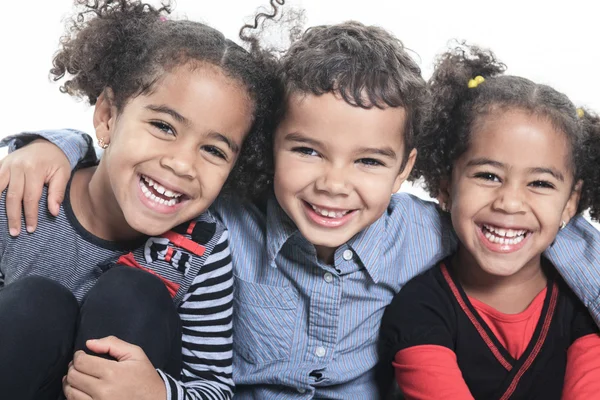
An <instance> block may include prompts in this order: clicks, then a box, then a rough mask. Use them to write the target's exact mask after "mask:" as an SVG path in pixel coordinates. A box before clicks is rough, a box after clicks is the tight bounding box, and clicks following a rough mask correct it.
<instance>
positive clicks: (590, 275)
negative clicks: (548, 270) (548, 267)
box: [544, 215, 600, 325]
mask: <svg viewBox="0 0 600 400" xmlns="http://www.w3.org/2000/svg"><path fill="white" fill-rule="evenodd" d="M544 255H545V256H546V257H547V258H548V259H549V260H550V261H551V262H552V264H554V266H555V267H556V269H557V270H558V272H559V273H560V274H561V275H562V277H563V279H564V280H565V281H566V282H567V284H568V285H569V286H570V287H571V289H572V290H573V292H575V294H576V295H577V297H579V299H580V300H581V301H582V302H583V304H585V306H586V307H587V308H588V310H589V312H590V314H591V315H592V318H593V319H594V321H596V324H597V325H600V297H599V294H600V231H598V230H597V229H596V228H594V227H593V226H592V225H591V224H590V223H589V222H588V221H586V219H585V218H584V217H583V216H581V215H578V216H576V217H574V218H573V219H572V220H571V222H570V223H569V224H568V225H567V226H566V227H565V229H563V230H561V231H560V232H559V233H558V236H557V237H556V240H555V241H554V243H553V244H552V245H551V246H550V247H549V248H548V250H546V252H545V253H544Z"/></svg>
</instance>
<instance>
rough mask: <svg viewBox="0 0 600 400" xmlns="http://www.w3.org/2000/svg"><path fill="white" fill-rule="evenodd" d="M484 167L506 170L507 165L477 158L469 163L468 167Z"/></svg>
mask: <svg viewBox="0 0 600 400" xmlns="http://www.w3.org/2000/svg"><path fill="white" fill-rule="evenodd" d="M483 165H491V166H492V167H496V168H504V167H505V165H504V164H502V163H501V162H500V161H494V160H491V159H489V158H475V159H473V160H470V161H469V162H468V163H467V167H481V166H483Z"/></svg>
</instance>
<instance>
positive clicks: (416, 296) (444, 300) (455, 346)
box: [380, 258, 598, 400]
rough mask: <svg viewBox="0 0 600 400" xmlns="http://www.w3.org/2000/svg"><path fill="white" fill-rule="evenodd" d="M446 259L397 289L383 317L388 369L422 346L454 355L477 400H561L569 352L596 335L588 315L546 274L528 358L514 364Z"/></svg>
mask: <svg viewBox="0 0 600 400" xmlns="http://www.w3.org/2000/svg"><path fill="white" fill-rule="evenodd" d="M449 260H450V258H448V259H446V260H445V261H444V262H442V263H441V264H440V265H438V266H436V267H434V268H432V269H430V270H429V271H427V272H425V273H424V274H422V275H419V276H417V277H415V278H414V279H413V280H411V281H410V282H409V283H408V284H406V286H404V287H403V288H402V290H401V291H400V293H398V294H397V295H396V296H395V298H394V300H393V301H392V303H391V304H390V305H389V306H388V308H387V309H386V311H385V314H384V316H383V321H382V326H381V340H380V352H381V353H380V354H381V359H382V362H384V363H387V364H388V365H391V362H392V360H393V359H394V356H395V355H396V353H397V352H398V351H400V350H402V349H405V348H408V347H413V346H419V345H439V346H444V347H447V348H449V349H450V350H452V351H454V353H455V354H456V356H457V361H458V366H459V368H460V370H461V372H462V374H463V377H464V379H465V382H466V384H467V386H468V387H469V390H470V391H471V394H472V395H473V396H474V397H475V398H476V399H486V400H487V399H500V398H502V397H503V396H504V395H505V394H507V393H509V394H510V398H511V399H527V400H532V399H544V400H550V399H557V400H558V399H560V398H561V393H562V387H563V383H564V376H565V369H566V363H567V349H568V348H569V346H570V345H571V344H572V343H573V342H574V341H575V340H577V339H578V338H580V337H582V336H585V335H588V334H590V333H595V332H598V327H597V326H596V325H595V324H594V321H593V319H592V318H591V316H590V314H589V312H588V310H587V309H586V308H585V306H584V305H583V304H582V303H581V301H579V299H578V298H577V297H576V296H575V294H574V293H573V292H572V291H571V290H570V289H569V288H568V287H567V285H566V284H565V282H564V281H563V280H562V279H561V278H560V277H559V276H558V274H557V273H556V272H555V270H554V268H552V267H550V268H548V276H549V279H548V290H547V293H546V298H545V300H544V305H543V308H542V314H541V316H540V319H539V321H538V324H537V327H536V329H535V332H534V334H533V336H532V338H531V341H530V343H529V345H528V346H527V348H526V350H525V352H524V353H523V355H522V356H521V357H519V359H515V358H513V357H512V356H511V355H510V353H509V352H508V351H507V350H506V349H505V348H504V347H503V345H502V344H501V343H500V342H499V340H498V339H497V338H496V337H495V336H494V334H493V332H492V331H491V330H490V328H489V327H488V326H487V324H486V323H485V322H484V320H483V319H482V318H481V317H480V316H479V314H478V313H477V311H476V310H475V308H474V307H473V305H472V304H471V302H470V301H469V299H468V297H467V295H466V293H465V292H464V290H463V289H462V287H461V286H460V283H459V282H458V280H457V279H456V276H455V275H454V273H453V268H452V266H451V264H450V262H449Z"/></svg>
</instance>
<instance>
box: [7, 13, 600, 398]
mask: <svg viewBox="0 0 600 400" xmlns="http://www.w3.org/2000/svg"><path fill="white" fill-rule="evenodd" d="M246 39H250V41H252V39H253V38H252V37H250V38H246ZM279 68H280V72H281V77H282V80H283V82H282V83H283V85H284V94H285V97H284V99H283V100H282V101H281V103H280V105H281V106H282V107H280V109H279V110H277V114H276V118H275V119H274V120H273V123H274V126H275V129H274V130H273V131H272V132H269V134H270V135H272V136H270V137H269V138H270V140H267V141H266V142H265V144H266V147H265V148H263V149H257V151H258V152H259V153H260V154H261V155H263V156H264V158H263V159H262V160H260V161H261V162H262V165H261V168H262V169H260V170H259V169H258V168H255V169H254V170H250V171H246V172H247V173H246V174H245V175H243V179H244V182H245V183H246V184H248V185H253V186H254V190H253V192H254V195H255V197H254V200H253V201H246V200H244V199H243V198H241V197H240V196H219V197H218V198H217V199H216V201H215V203H213V205H212V207H211V212H213V213H214V214H216V215H218V217H219V218H220V219H221V220H222V221H223V222H224V224H225V225H226V226H227V228H228V229H229V232H230V235H231V251H232V261H233V268H234V275H235V291H234V300H233V301H234V307H235V308H234V310H235V311H234V315H235V317H234V319H233V329H234V332H235V340H234V342H233V355H234V356H233V378H234V382H235V383H236V398H239V399H272V398H285V399H312V398H328V399H360V400H362V399H373V398H378V397H379V395H380V389H381V390H383V391H385V385H381V384H382V383H384V384H385V383H387V382H385V381H386V379H380V378H381V377H383V378H386V377H385V376H383V375H380V374H379V373H378V371H377V368H376V366H377V364H378V361H379V359H378V354H377V338H378V333H379V327H380V321H381V317H382V315H383V311H384V309H385V307H386V306H387V305H388V304H389V303H390V301H391V300H392V298H393V296H394V295H395V294H396V293H398V291H400V289H401V288H402V286H403V285H404V284H405V283H406V282H408V281H409V280H410V279H411V278H412V277H414V276H415V275H417V274H419V273H421V272H423V271H424V270H425V269H426V268H428V267H430V266H431V265H433V264H434V263H435V262H437V261H438V260H439V259H441V258H443V257H444V256H445V255H447V254H449V253H450V252H451V250H452V248H453V244H454V243H455V242H454V239H453V236H452V231H451V229H450V224H447V223H445V221H444V219H442V218H440V212H439V210H438V209H437V208H436V206H435V204H434V203H432V202H426V201H422V200H420V199H417V198H415V197H412V196H410V195H408V194H406V193H396V192H397V191H398V189H399V188H400V185H401V184H402V182H403V181H404V180H405V179H407V177H408V176H409V175H410V172H411V169H412V166H413V163H414V160H415V157H416V151H415V149H414V147H415V146H414V141H415V137H416V136H417V133H418V131H419V127H420V119H421V110H422V106H423V103H424V101H425V100H426V97H425V96H426V90H425V81H424V80H423V78H422V77H421V71H420V69H419V67H418V66H417V64H416V63H415V62H414V60H412V58H411V57H410V56H409V54H408V52H407V50H406V48H405V47H404V45H403V44H402V43H401V42H400V41H399V40H398V39H397V38H395V37H394V36H393V35H391V34H390V33H388V32H386V31H385V30H384V29H381V28H379V27H375V26H365V25H363V24H361V23H359V22H346V23H341V24H335V25H325V26H315V27H312V28H309V29H308V30H307V31H306V32H305V33H304V34H303V35H302V36H301V37H300V38H299V39H298V40H296V41H294V42H293V43H292V44H291V46H290V48H289V49H288V50H287V51H286V52H285V53H284V54H283V56H282V58H281V59H280V63H279ZM36 134H37V135H42V136H43V137H45V138H46V139H48V140H50V141H53V142H54V143H56V144H58V145H59V147H60V148H61V149H63V150H64V151H65V153H66V154H68V155H69V158H70V159H74V160H77V159H79V158H81V157H83V156H84V155H85V151H81V149H77V148H75V147H74V146H73V144H74V143H77V141H78V140H79V141H80V140H81V137H82V136H81V134H80V133H74V132H66V133H64V132H56V131H54V132H53V131H42V132H37V133H36ZM58 138H60V140H57V139H58ZM18 139H19V140H21V141H22V143H20V144H24V141H23V137H22V136H20V137H18ZM26 139H30V138H26ZM13 144H14V142H13ZM69 144H70V146H69ZM42 149H43V150H42ZM265 149H266V150H265ZM56 150H57V149H56V146H54V145H53V144H51V143H48V142H45V143H44V142H40V143H36V144H35V145H34V144H32V145H29V146H27V147H26V148H24V149H22V150H17V151H16V152H15V153H13V154H11V155H9V157H10V158H9V159H7V160H5V161H3V162H2V166H1V167H0V181H4V180H5V179H6V171H7V170H10V171H12V172H11V174H10V178H11V182H12V180H13V179H14V180H15V181H16V182H17V186H16V190H14V193H15V196H14V198H15V199H18V200H19V201H20V200H21V198H22V197H21V196H20V194H22V193H23V191H22V190H20V189H22V188H23V186H22V185H19V183H18V182H20V181H22V179H23V177H24V176H25V181H26V182H27V184H26V187H28V189H26V190H25V193H34V192H35V190H37V189H35V187H36V186H41V181H42V180H43V177H45V172H44V171H50V170H54V169H55V165H61V163H63V164H64V163H66V159H65V156H64V154H63V153H60V156H58V157H55V159H51V158H52V157H46V158H45V159H44V160H39V159H36V161H35V162H29V164H31V165H33V168H31V169H27V168H26V169H23V168H21V167H20V164H19V162H17V160H19V159H29V160H32V159H33V158H34V157H38V156H39V154H40V152H42V151H43V152H45V153H48V154H50V152H53V151H56ZM84 150H87V148H85V146H84ZM254 172H258V174H256V173H254ZM40 177H42V178H40ZM240 177H241V176H240ZM53 180H55V179H53ZM29 182H33V184H31V185H30V184H29ZM11 185H12V183H11ZM58 186H59V185H58V184H57V185H55V187H58ZM11 190H12V189H11V187H10V186H9V189H8V191H9V192H10V191H11ZM31 198H32V199H33V202H34V203H36V208H35V211H36V212H37V210H38V208H37V207H38V205H37V198H36V197H35V196H32V197H31ZM16 211H17V212H16V214H15V210H14V209H13V210H10V209H8V210H7V214H8V215H12V217H13V218H15V216H16V218H15V220H16V221H17V224H16V226H18V227H20V226H21V224H22V220H21V215H20V214H21V212H20V209H16ZM30 217H31V215H30V214H28V213H27V212H26V220H27V221H30V219H31V218H30ZM28 224H29V222H28ZM9 226H12V225H11V223H10V218H9ZM598 236H599V234H598V232H597V231H596V230H595V229H594V228H593V227H591V226H590V225H589V224H588V223H587V222H586V221H585V220H584V219H583V218H581V219H578V221H576V223H575V224H571V226H570V227H569V228H568V229H567V230H566V232H564V233H563V234H562V235H560V236H559V237H558V238H557V243H556V246H555V247H554V248H552V249H550V250H549V252H548V257H549V258H550V259H551V260H552V261H553V262H555V264H556V265H557V267H559V268H562V269H561V271H563V272H564V273H565V274H566V275H568V274H569V270H570V268H571V265H570V263H569V262H567V261H566V260H571V256H573V258H574V259H575V260H579V259H580V258H581V257H589V258H595V259H599V260H600V251H598V246H597V245H595V244H594V239H596V238H597V237H598ZM570 283H572V284H573V287H575V288H577V290H578V294H579V295H581V296H582V297H586V296H587V297H586V299H587V300H588V301H590V303H591V301H592V299H595V297H592V295H591V294H589V292H590V288H591V287H592V286H594V288H595V284H594V283H592V282H590V281H589V280H586V279H585V277H584V276H575V277H571V280H570Z"/></svg>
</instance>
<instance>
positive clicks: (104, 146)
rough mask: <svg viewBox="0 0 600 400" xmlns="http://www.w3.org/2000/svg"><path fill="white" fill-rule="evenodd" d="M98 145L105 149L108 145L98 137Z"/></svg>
mask: <svg viewBox="0 0 600 400" xmlns="http://www.w3.org/2000/svg"><path fill="white" fill-rule="evenodd" d="M98 146H100V148H101V149H106V148H107V147H108V143H106V142H105V141H104V138H100V139H98Z"/></svg>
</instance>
